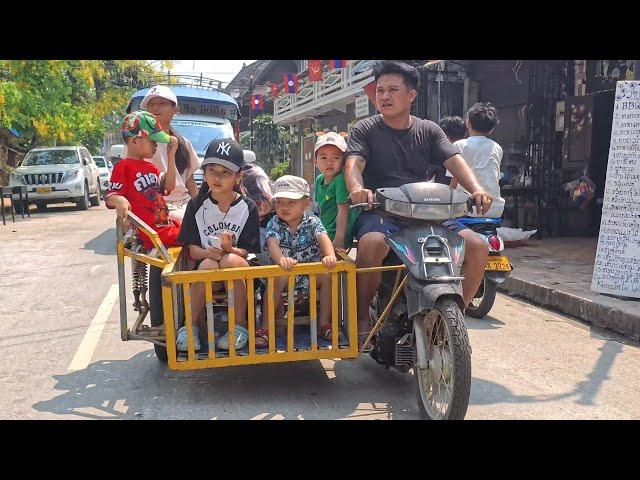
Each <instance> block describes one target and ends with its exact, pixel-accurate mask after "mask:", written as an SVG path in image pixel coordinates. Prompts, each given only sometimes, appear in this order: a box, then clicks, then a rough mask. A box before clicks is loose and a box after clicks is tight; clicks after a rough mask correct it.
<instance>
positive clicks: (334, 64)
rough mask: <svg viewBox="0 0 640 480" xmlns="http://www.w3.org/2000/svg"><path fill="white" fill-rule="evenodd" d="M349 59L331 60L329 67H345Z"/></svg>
mask: <svg viewBox="0 0 640 480" xmlns="http://www.w3.org/2000/svg"><path fill="white" fill-rule="evenodd" d="M347 62H348V60H329V68H344V67H346V66H347Z"/></svg>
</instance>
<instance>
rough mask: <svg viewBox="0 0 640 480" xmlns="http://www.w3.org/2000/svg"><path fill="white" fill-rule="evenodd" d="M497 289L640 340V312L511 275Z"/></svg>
mask: <svg viewBox="0 0 640 480" xmlns="http://www.w3.org/2000/svg"><path fill="white" fill-rule="evenodd" d="M498 291H500V292H503V293H507V294H508V295H509V296H512V297H518V298H522V299H524V300H527V301H529V302H531V303H533V304H535V305H539V306H541V307H545V308H548V309H550V310H555V311H557V312H560V313H563V314H566V315H569V316H571V317H574V318H577V319H578V320H582V321H583V322H586V323H589V324H592V325H597V326H599V327H602V328H606V329H609V330H612V331H614V332H616V333H619V334H620V335H624V336H625V337H628V338H631V339H633V340H640V312H638V314H637V315H636V314H632V313H629V312H625V311H622V310H620V309H619V308H616V307H609V306H606V305H602V304H600V303H596V302H594V301H592V300H589V299H587V298H583V297H579V296H577V295H573V294H571V293H567V292H562V291H560V290H556V289H554V288H550V287H545V286H542V285H539V284H537V283H532V282H529V281H526V280H522V279H520V278H516V277H513V276H511V277H508V278H507V279H506V280H505V282H504V283H503V284H500V285H498Z"/></svg>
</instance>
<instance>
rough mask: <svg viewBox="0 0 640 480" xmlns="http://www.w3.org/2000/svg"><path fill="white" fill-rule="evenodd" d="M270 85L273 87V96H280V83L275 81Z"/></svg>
mask: <svg viewBox="0 0 640 480" xmlns="http://www.w3.org/2000/svg"><path fill="white" fill-rule="evenodd" d="M270 87H271V96H272V97H273V98H276V97H277V96H278V94H279V93H280V89H279V88H278V85H277V84H275V83H272V84H271V85H270Z"/></svg>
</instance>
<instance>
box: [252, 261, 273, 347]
mask: <svg viewBox="0 0 640 480" xmlns="http://www.w3.org/2000/svg"><path fill="white" fill-rule="evenodd" d="M252 268H256V267H252ZM274 283H275V278H274V277H269V279H268V280H267V306H268V310H269V318H268V321H269V326H268V330H269V353H275V351H276V332H275V330H276V312H275V305H274V298H273V287H274V285H273V284H274Z"/></svg>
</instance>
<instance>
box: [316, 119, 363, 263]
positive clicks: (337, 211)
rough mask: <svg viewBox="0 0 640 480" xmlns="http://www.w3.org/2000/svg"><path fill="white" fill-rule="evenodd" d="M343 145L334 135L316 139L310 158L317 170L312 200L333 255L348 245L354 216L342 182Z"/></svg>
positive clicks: (355, 210)
mask: <svg viewBox="0 0 640 480" xmlns="http://www.w3.org/2000/svg"><path fill="white" fill-rule="evenodd" d="M346 150H347V142H346V141H345V139H344V137H343V136H342V135H340V134H338V133H335V132H329V133H325V134H324V135H321V136H320V137H318V140H317V141H316V145H315V148H314V149H313V156H314V159H315V163H316V166H317V167H318V170H320V171H321V172H322V173H321V174H320V175H318V178H316V195H315V201H316V202H318V207H319V208H320V220H321V221H322V224H323V225H324V226H325V228H326V229H327V233H328V234H329V238H330V239H331V240H332V241H333V248H334V249H335V251H336V252H339V251H343V252H344V251H345V249H346V248H349V247H350V246H351V241H352V230H353V224H354V223H355V221H356V218H357V217H358V213H359V212H358V209H352V210H351V211H350V210H349V204H348V203H347V202H348V200H349V190H347V185H346V183H345V181H344V174H343V173H342V167H343V165H344V163H343V162H344V152H345V151H346Z"/></svg>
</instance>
